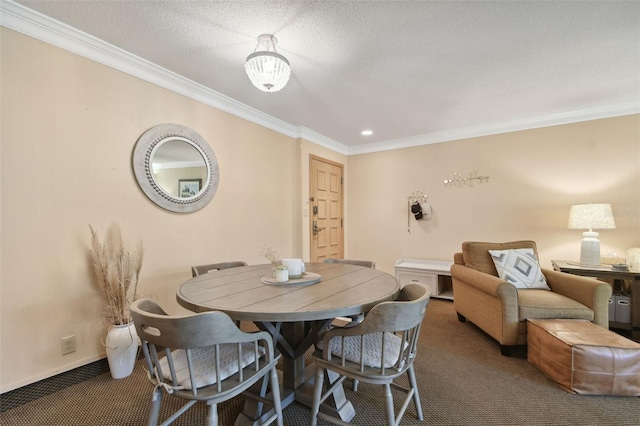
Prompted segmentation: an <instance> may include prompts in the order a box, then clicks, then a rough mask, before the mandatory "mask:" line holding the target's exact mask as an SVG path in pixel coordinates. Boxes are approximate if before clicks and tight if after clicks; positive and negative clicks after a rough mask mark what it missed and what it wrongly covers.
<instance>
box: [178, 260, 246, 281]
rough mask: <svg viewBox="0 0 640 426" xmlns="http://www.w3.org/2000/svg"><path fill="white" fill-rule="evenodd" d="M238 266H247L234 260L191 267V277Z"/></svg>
mask: <svg viewBox="0 0 640 426" xmlns="http://www.w3.org/2000/svg"><path fill="white" fill-rule="evenodd" d="M238 266H247V262H243V261H241V260H234V261H231V262H220V263H210V264H208V265H197V266H192V267H191V275H192V276H194V277H197V276H198V275H202V274H206V273H207V272H209V271H217V270H220V269H228V268H237V267H238Z"/></svg>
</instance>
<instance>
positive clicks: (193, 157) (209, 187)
mask: <svg viewBox="0 0 640 426" xmlns="http://www.w3.org/2000/svg"><path fill="white" fill-rule="evenodd" d="M161 157H162V158H161ZM132 162H133V164H132V165H133V171H134V173H135V176H136V179H137V181H138V185H140V188H141V189H142V191H143V192H144V193H145V195H146V196H147V197H149V199H150V200H151V201H153V202H154V203H156V204H157V205H158V206H160V207H162V208H163V209H166V210H169V211H172V212H177V213H189V212H194V211H196V210H200V209H201V208H203V207H204V206H206V205H207V204H208V203H209V201H211V200H212V199H213V196H214V195H215V193H216V191H217V189H218V182H219V180H220V173H219V170H218V160H217V158H216V155H215V154H214V153H213V150H212V149H211V147H210V146H209V144H208V143H207V141H205V140H204V139H203V138H202V136H200V135H199V134H198V133H197V132H196V131H194V130H193V129H190V128H188V127H186V126H181V125H179V124H170V123H168V124H159V125H157V126H154V127H152V128H150V129H149V130H147V131H146V132H144V133H143V134H142V136H140V138H139V139H138V141H137V142H136V146H135V148H134V150H133V159H132ZM163 168H165V169H173V170H174V174H176V173H177V175H175V176H174V178H173V179H172V180H173V181H175V188H173V184H171V185H167V184H166V183H163V182H162V179H161V177H160V170H161V169H163ZM176 171H177V172H176ZM181 173H182V174H184V176H183V175H182V174H181ZM183 178H184V179H183ZM183 182H186V185H189V184H190V185H195V187H193V186H185V187H184V188H181V187H180V186H181V185H183ZM190 190H191V192H190ZM196 190H197V191H196Z"/></svg>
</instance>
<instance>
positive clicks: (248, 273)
mask: <svg viewBox="0 0 640 426" xmlns="http://www.w3.org/2000/svg"><path fill="white" fill-rule="evenodd" d="M305 266H306V274H305V275H303V276H302V277H300V278H298V279H291V280H289V281H288V282H283V283H278V282H275V280H274V279H273V278H272V277H273V272H274V270H273V266H272V265H270V264H266V265H251V266H243V267H237V268H229V269H222V270H215V271H210V272H208V273H206V274H202V275H198V276H197V277H194V278H192V279H190V280H188V281H186V282H185V283H184V284H182V285H181V286H180V287H179V288H178V290H177V294H176V298H177V301H178V303H179V304H180V305H181V306H183V307H185V308H186V309H189V310H191V311H193V312H205V311H212V310H215V311H222V312H225V313H226V314H227V315H229V316H230V317H231V318H232V319H234V320H236V321H251V322H253V323H254V324H255V325H256V326H257V327H258V328H260V329H262V330H266V331H268V332H269V333H271V335H272V336H273V338H274V342H275V343H276V346H277V348H278V350H279V351H280V352H281V353H282V356H283V369H282V392H281V395H282V404H283V407H286V406H287V405H288V404H290V403H291V402H293V401H294V400H295V401H298V402H301V403H303V404H305V405H308V406H310V405H311V403H312V398H313V388H312V386H311V382H312V381H313V378H314V371H315V370H314V368H315V367H314V366H313V365H309V366H305V353H306V352H307V351H308V350H309V349H310V348H311V346H312V345H313V344H314V343H315V342H316V340H317V338H318V333H320V332H321V331H323V330H326V329H327V327H329V326H330V324H331V322H332V321H333V320H334V319H335V318H336V317H348V316H353V315H357V314H360V313H364V312H367V311H369V310H370V309H371V308H373V307H374V306H375V305H377V304H378V303H381V302H384V301H389V300H395V299H396V298H397V297H398V294H399V293H400V285H399V283H398V281H397V280H396V279H395V278H394V277H393V276H392V275H389V274H387V273H385V272H382V271H378V270H376V269H372V268H365V267H361V266H355V265H349V264H340V263H306V264H305ZM335 379H336V377H329V380H330V381H333V380H335ZM246 401H247V402H246V403H245V408H244V410H243V413H242V414H240V416H239V417H238V419H237V420H236V425H245V424H259V419H257V418H256V416H257V414H256V412H257V406H256V404H255V403H253V402H252V400H251V399H249V398H247V399H246ZM321 409H322V410H323V411H325V412H327V413H329V414H331V415H334V416H338V417H340V418H341V419H342V420H344V421H349V420H351V419H352V418H353V416H354V415H355V410H354V408H353V406H352V405H351V403H350V402H349V401H348V400H347V399H346V397H345V395H344V390H343V388H342V387H341V386H339V387H337V388H336V390H335V392H334V393H333V397H332V398H327V400H326V401H325V404H323V407H321Z"/></svg>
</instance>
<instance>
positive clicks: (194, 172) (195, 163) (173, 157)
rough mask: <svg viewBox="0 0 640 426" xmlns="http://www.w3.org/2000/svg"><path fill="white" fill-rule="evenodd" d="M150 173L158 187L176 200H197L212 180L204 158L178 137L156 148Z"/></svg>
mask: <svg viewBox="0 0 640 426" xmlns="http://www.w3.org/2000/svg"><path fill="white" fill-rule="evenodd" d="M151 172H152V176H153V179H154V180H155V181H156V183H157V184H158V186H159V187H160V188H161V189H162V190H163V191H164V192H166V193H167V194H169V195H171V196H172V197H175V198H189V197H195V196H197V195H198V194H199V193H200V191H203V190H204V188H206V187H207V183H208V182H207V180H208V176H209V173H208V168H207V163H205V161H204V155H203V154H202V153H201V152H200V150H198V149H197V148H196V147H195V146H194V145H193V144H191V143H189V142H188V141H185V140H184V139H182V138H178V137H171V138H167V139H165V140H163V141H162V142H160V143H159V144H158V145H156V147H155V149H154V150H153V152H152V153H151ZM203 182H204V185H203Z"/></svg>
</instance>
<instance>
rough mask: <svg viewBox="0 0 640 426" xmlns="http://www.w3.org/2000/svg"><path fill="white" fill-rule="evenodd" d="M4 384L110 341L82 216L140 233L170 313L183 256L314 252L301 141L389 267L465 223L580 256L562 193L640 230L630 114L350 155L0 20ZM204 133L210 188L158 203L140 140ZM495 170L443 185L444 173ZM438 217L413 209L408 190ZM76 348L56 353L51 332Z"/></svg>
mask: <svg viewBox="0 0 640 426" xmlns="http://www.w3.org/2000/svg"><path fill="white" fill-rule="evenodd" d="M1 31H2V32H1V46H0V47H1V51H2V61H1V62H2V63H1V66H2V68H1V73H2V74H1V78H2V84H1V90H2V96H1V102H2V105H1V108H2V109H1V114H2V115H1V151H0V155H1V157H0V158H1V162H0V172H1V174H0V185H1V191H0V197H1V198H0V208H1V210H0V214H1V216H0V219H1V228H0V233H1V234H0V235H1V265H0V273H1V275H0V278H1V282H0V321H1V322H0V389H1V391H2V392H4V391H7V390H11V389H14V388H16V387H18V386H22V385H25V384H28V383H31V382H34V381H37V380H40V379H42V378H45V377H48V376H51V375H53V374H56V373H58V372H61V371H65V370H68V369H71V368H74V367H77V366H79V365H83V364H86V363H88V362H91V361H93V360H96V359H99V358H102V357H104V347H103V346H102V343H101V339H103V338H104V334H105V324H103V323H101V321H100V309H101V306H102V302H101V298H100V295H99V294H98V293H97V292H96V289H95V288H94V286H93V284H92V278H91V275H90V273H89V265H88V259H87V253H88V249H89V236H90V234H89V227H88V225H89V224H91V225H92V226H94V227H95V228H96V229H97V230H98V231H99V232H101V233H102V234H104V232H105V231H106V229H107V227H108V226H109V224H110V223H111V222H114V221H115V222H118V223H119V224H120V225H121V227H122V230H123V232H124V234H125V238H127V239H128V240H129V241H134V240H136V239H138V238H140V239H142V240H143V242H144V245H145V248H146V253H145V261H144V265H143V269H142V281H141V288H142V290H143V291H144V292H146V293H148V294H150V295H152V296H153V297H155V298H157V299H158V300H159V301H160V303H161V304H162V305H164V306H165V307H166V308H167V310H169V311H170V312H184V310H183V309H182V308H180V307H179V306H178V305H177V303H176V302H175V289H176V287H177V286H178V285H179V284H181V283H182V282H184V281H185V280H186V279H188V278H189V277H190V269H189V268H190V266H191V265H193V264H199V263H208V262H211V261H220V260H234V259H240V260H245V261H247V262H248V263H250V264H252V263H253V264H255V263H263V262H265V259H264V258H263V257H262V256H261V255H260V245H261V244H262V243H265V242H267V243H270V244H272V245H274V246H275V247H276V248H277V249H278V251H279V252H280V254H281V256H283V257H284V256H290V255H291V256H302V257H303V258H305V259H308V257H309V226H308V220H309V218H308V216H307V215H306V213H307V211H308V199H309V180H308V170H309V155H310V154H313V155H317V156H320V157H324V158H326V159H329V160H332V161H335V162H339V163H342V164H344V165H345V182H346V184H345V216H346V252H345V256H346V257H352V258H367V259H369V258H370V259H374V260H376V261H377V262H378V267H379V269H382V270H385V271H387V272H391V273H393V263H394V262H395V260H396V259H397V258H398V257H403V256H404V257H421V258H432V259H450V258H451V255H452V253H453V252H454V251H455V250H457V249H458V248H459V247H460V243H461V242H462V241H464V240H468V239H491V240H507V239H515V238H533V239H536V240H537V241H538V242H539V245H540V249H541V255H542V257H543V259H542V260H543V263H548V261H549V259H551V258H575V257H576V255H577V254H578V250H579V240H580V238H581V236H580V232H579V231H569V230H567V229H565V228H566V220H567V217H566V216H567V213H568V208H569V205H571V204H573V203H579V202H580V203H581V202H589V201H603V202H611V203H612V205H613V207H614V211H615V212H617V214H618V215H617V216H616V223H617V225H618V229H616V230H615V231H603V232H602V233H601V234H602V235H601V240H602V244H603V249H605V250H606V249H609V248H612V249H615V250H616V251H621V250H623V249H625V248H627V247H630V246H640V235H639V234H640V217H639V216H640V215H639V212H638V208H639V206H640V187H639V185H640V183H639V181H640V172H639V169H640V143H639V141H640V134H639V128H640V125H639V122H638V116H631V117H622V118H615V119H609V120H601V121H595V122H590V123H580V124H574V125H568V126H560V127H554V128H547V129H540V130H532V131H527V132H519V133H512V134H507V135H499V136H491V137H484V138H477V139H472V140H462V141H456V142H450V143H443V144H437V145H428V146H423V147H418V148H410V149H403V150H397V151H389V152H382V153H377V154H367V155H359V156H353V157H348V158H347V157H346V156H344V155H342V154H338V153H336V152H333V151H331V150H328V149H326V148H323V147H321V146H319V145H316V144H314V143H311V142H308V141H306V140H303V139H297V140H296V139H293V138H290V137H287V136H283V135H281V134H279V133H276V132H273V131H270V130H267V129H265V128H263V127H260V126H258V125H255V124H252V123H250V122H247V121H245V120H242V119H240V118H237V117H235V116H232V115H229V114H226V113H224V112H221V111H219V110H216V109H213V108H211V107H208V106H206V105H203V104H201V103H198V102H195V101H193V100H191V99H188V98H186V97H183V96H180V95H177V94H175V93H173V92H170V91H167V90H165V89H162V88H159V87H157V86H154V85H152V84H149V83H146V82H144V81H141V80H139V79H137V78H134V77H131V76H129V75H126V74H124V73H121V72H119V71H115V70H113V69H111V68H108V67H105V66H102V65H99V64H97V63H95V62H92V61H90V60H87V59H84V58H81V57H79V56H76V55H74V54H71V53H69V52H66V51H64V50H61V49H58V48H55V47H52V46H50V45H47V44H45V43H42V42H39V41H36V40H33V39H31V38H29V37H26V36H23V35H20V34H18V33H15V32H13V31H11V30H7V29H5V28H2V30H1ZM169 122H171V123H180V124H183V125H186V126H189V127H191V128H193V129H194V130H196V131H197V132H198V133H200V134H201V135H202V136H203V137H204V138H205V140H207V141H208V142H209V144H210V145H211V147H212V149H213V150H214V152H215V154H216V156H217V159H218V162H219V165H220V185H219V187H218V192H217V193H216V196H215V198H214V199H213V201H212V202H211V203H210V204H209V205H208V206H207V207H206V208H204V209H203V210H201V211H198V212H195V213H191V214H176V213H170V212H167V211H165V210H162V209H160V208H159V207H156V206H155V205H154V204H153V203H151V202H150V201H149V200H148V199H147V198H146V197H145V196H144V194H143V193H142V191H141V190H140V189H139V188H138V186H137V184H136V182H135V179H134V175H133V172H132V170H131V165H130V162H131V153H132V149H133V147H134V145H135V142H136V140H137V138H138V137H139V136H140V135H141V134H142V133H143V132H144V131H145V130H147V129H148V128H150V127H152V126H154V125H156V124H160V123H169ZM471 170H478V171H479V172H480V173H481V174H487V175H489V176H491V179H490V182H489V183H488V184H483V185H477V186H476V187H474V188H462V189H460V188H445V187H443V185H442V180H443V179H445V178H448V177H450V176H451V174H452V173H453V172H461V173H465V174H466V173H467V172H468V171H471ZM416 189H420V190H422V191H424V192H426V193H427V194H429V201H430V202H431V203H432V205H433V209H434V218H433V219H432V220H431V221H423V222H419V223H416V222H415V221H414V220H413V219H412V221H411V233H408V232H407V212H406V202H407V199H406V197H407V195H408V194H409V193H410V192H412V191H414V190H416ZM69 334H75V335H76V336H77V346H78V350H77V351H76V352H75V353H73V354H70V355H66V356H62V355H60V339H61V338H62V337H64V336H67V335H69Z"/></svg>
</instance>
